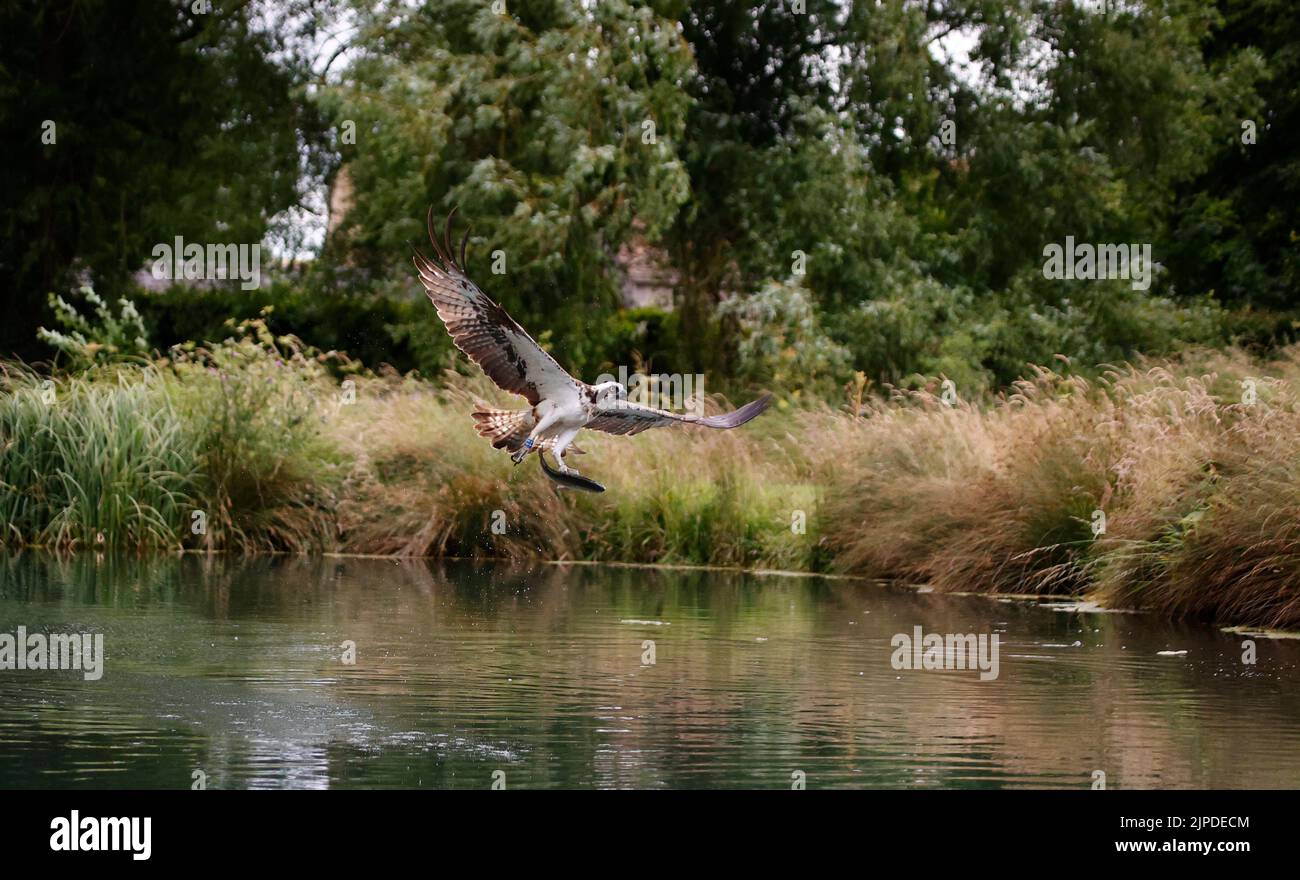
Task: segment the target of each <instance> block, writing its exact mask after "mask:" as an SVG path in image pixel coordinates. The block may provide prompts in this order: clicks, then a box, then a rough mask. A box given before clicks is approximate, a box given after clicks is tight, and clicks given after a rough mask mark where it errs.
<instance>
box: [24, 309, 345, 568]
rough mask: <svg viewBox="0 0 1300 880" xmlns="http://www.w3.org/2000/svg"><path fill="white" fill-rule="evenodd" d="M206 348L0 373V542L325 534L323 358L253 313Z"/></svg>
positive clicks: (159, 541) (328, 476) (184, 542)
mask: <svg viewBox="0 0 1300 880" xmlns="http://www.w3.org/2000/svg"><path fill="white" fill-rule="evenodd" d="M244 329H245V330H246V331H247V332H246V333H245V334H244V335H243V336H241V337H240V338H237V339H235V340H232V341H229V342H227V343H223V344H222V345H220V346H216V347H213V348H211V349H205V348H197V347H190V350H188V351H183V352H182V351H177V352H173V353H172V357H170V358H168V359H166V360H163V361H159V362H157V363H148V362H141V363H131V364H116V365H109V366H102V367H95V368H93V369H91V370H88V371H86V372H84V373H81V374H78V375H74V376H70V377H57V376H56V377H48V378H47V377H42V376H38V375H37V374H36V373H34V372H33V371H31V370H30V369H27V368H25V367H23V366H21V365H14V364H10V365H5V367H4V370H3V374H0V522H3V532H0V542H2V543H3V544H5V545H8V546H23V545H43V546H49V547H57V548H62V549H77V548H84V547H88V546H89V547H118V548H132V549H145V548H149V549H159V548H181V547H202V548H206V549H237V550H245V551H248V550H288V551H299V552H300V551H306V550H311V549H326V548H328V547H331V546H333V531H334V513H333V494H332V493H333V486H332V483H331V480H332V479H333V477H334V475H335V472H336V471H337V470H338V461H337V459H336V458H334V455H335V447H334V445H333V444H332V443H331V442H329V441H328V440H326V439H324V437H323V425H324V422H323V419H322V417H321V415H320V413H319V412H318V409H319V407H320V401H321V400H323V399H326V398H328V397H329V396H330V395H335V394H337V385H336V384H335V383H332V382H330V381H328V380H327V379H326V377H325V371H324V369H323V367H321V366H320V364H318V363H316V362H314V361H313V360H312V359H311V358H309V357H307V356H306V355H305V354H304V353H303V352H302V351H301V350H299V349H298V348H297V347H296V344H295V343H293V342H292V341H291V340H290V341H288V350H285V347H284V346H283V345H281V344H280V343H277V341H276V340H273V339H270V338H269V335H267V334H266V331H265V327H264V326H262V325H261V324H260V323H258V322H251V323H250V325H249V326H247V327H245V328H244Z"/></svg>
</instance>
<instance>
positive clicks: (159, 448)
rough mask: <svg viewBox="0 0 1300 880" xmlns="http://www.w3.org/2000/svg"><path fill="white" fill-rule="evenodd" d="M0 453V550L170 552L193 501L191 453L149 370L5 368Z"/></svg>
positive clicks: (166, 393) (158, 379)
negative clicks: (62, 375) (54, 373)
mask: <svg viewBox="0 0 1300 880" xmlns="http://www.w3.org/2000/svg"><path fill="white" fill-rule="evenodd" d="M0 449H3V455H0V522H3V523H4V532H3V534H2V535H0V542H2V543H4V544H6V545H10V546H13V545H19V546H21V545H22V544H45V545H50V546H60V547H82V548H98V547H104V546H114V547H133V548H140V547H153V548H159V547H167V546H173V547H174V546H177V545H178V544H179V539H178V535H179V533H180V528H181V524H182V522H183V521H186V519H187V517H188V513H189V510H190V509H191V507H192V505H193V504H194V502H195V485H196V483H197V481H198V479H199V474H198V467H197V449H196V447H195V444H194V438H193V435H192V434H191V433H190V431H189V430H188V428H187V425H186V423H185V421H184V419H183V418H182V416H181V414H180V412H179V411H178V410H177V408H176V406H175V403H174V400H173V398H172V394H171V391H170V389H169V387H168V385H167V383H166V382H165V381H164V380H163V377H162V376H160V375H159V374H158V373H156V372H155V371H153V370H152V369H149V368H145V369H143V370H142V371H141V372H139V373H122V374H112V373H105V374H101V375H99V376H97V377H95V378H91V377H90V376H88V375H87V376H77V377H73V378H69V379H64V380H58V379H43V378H41V377H40V376H38V375H36V374H34V373H31V372H29V371H26V370H24V369H21V368H18V367H14V366H12V365H9V366H7V367H6V370H5V373H4V375H3V380H2V387H0Z"/></svg>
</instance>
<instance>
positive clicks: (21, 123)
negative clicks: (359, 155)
mask: <svg viewBox="0 0 1300 880" xmlns="http://www.w3.org/2000/svg"><path fill="white" fill-rule="evenodd" d="M321 5H322V0H287V2H261V0H257V2H246V0H212V2H211V3H210V4H209V9H208V11H207V12H206V13H196V12H194V11H193V9H192V8H191V4H188V3H183V4H178V3H175V2H169V0H112V2H110V0H52V2H42V3H35V2H18V3H5V4H2V5H0V33H3V34H4V36H5V38H4V40H3V41H0V108H2V109H0V142H3V143H4V144H5V145H6V153H5V161H4V163H2V164H0V192H3V193H4V194H5V199H4V201H5V204H4V207H3V209H2V210H0V290H4V291H5V296H6V306H7V309H8V316H7V318H8V319H7V320H6V321H5V322H3V324H0V351H3V352H4V353H5V354H11V353H13V352H19V353H21V354H23V355H25V356H28V357H29V358H32V357H36V356H38V355H39V354H41V353H42V352H41V351H40V350H39V349H37V348H35V347H34V343H35V341H36V340H35V338H34V335H35V329H36V327H37V326H38V325H39V324H40V323H41V322H42V320H47V319H46V318H45V317H44V315H43V314H42V313H43V310H44V309H45V307H46V301H45V294H46V292H47V291H50V290H62V289H66V288H67V287H68V286H69V282H70V281H71V279H72V278H74V277H76V276H77V275H78V274H79V273H80V272H82V271H83V270H84V271H88V272H89V273H90V275H91V276H92V278H93V280H94V282H95V286H96V288H97V289H98V290H99V291H100V293H101V294H103V295H105V296H106V298H108V299H110V300H111V299H114V298H116V297H117V296H118V295H120V294H122V293H123V292H125V291H126V288H127V282H128V278H129V276H130V274H131V273H132V272H133V271H135V270H136V269H137V268H139V267H140V266H141V265H143V264H144V262H145V260H146V258H147V257H148V255H149V253H150V251H151V249H152V248H153V247H154V245H155V244H157V243H158V242H168V243H170V242H172V241H173V239H174V238H175V237H176V236H182V237H184V238H185V239H186V240H188V241H220V242H242V243H250V244H251V243H255V242H258V241H260V240H261V239H262V238H263V236H264V235H265V234H266V233H267V232H268V229H269V228H270V226H271V224H270V218H271V217H273V216H275V215H277V214H278V213H279V212H282V211H285V210H286V209H288V208H290V207H292V206H294V205H296V204H298V203H299V201H300V199H301V196H302V193H301V192H300V186H301V185H302V183H303V182H304V177H303V172H308V174H307V177H306V178H305V179H306V180H310V177H311V174H312V173H313V172H315V171H316V170H317V169H319V167H320V159H321V155H322V154H321V151H320V149H319V147H320V125H319V122H318V120H317V118H316V113H315V110H314V107H313V105H311V104H310V103H309V102H307V101H306V96H305V94H304V93H303V92H302V91H301V86H302V85H303V83H304V82H305V80H306V78H307V77H308V76H309V75H310V71H309V70H308V69H307V68H306V67H305V65H304V64H303V63H302V58H301V57H300V53H299V52H298V41H299V39H300V38H301V37H303V36H307V35H309V33H308V34H306V35H305V34H303V32H302V31H303V29H304V28H306V29H307V31H308V32H310V30H311V28H313V27H314V23H315V21H316V16H315V15H313V14H312V13H313V11H314V10H316V9H317V8H319V7H320V6H321Z"/></svg>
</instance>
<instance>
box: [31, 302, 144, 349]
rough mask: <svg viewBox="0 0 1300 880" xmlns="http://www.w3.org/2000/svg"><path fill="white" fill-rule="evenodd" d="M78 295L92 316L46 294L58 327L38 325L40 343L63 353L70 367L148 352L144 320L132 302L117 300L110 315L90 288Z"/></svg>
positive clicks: (110, 310) (106, 307)
mask: <svg viewBox="0 0 1300 880" xmlns="http://www.w3.org/2000/svg"><path fill="white" fill-rule="evenodd" d="M81 295H82V297H83V298H84V299H85V300H86V303H87V304H88V305H89V306H90V307H91V308H92V309H94V315H93V316H86V315H82V314H81V312H79V311H77V308H76V306H74V305H72V304H71V303H69V302H68V301H67V300H65V299H64V298H63V297H61V296H57V295H55V294H50V308H51V309H52V310H53V312H54V317H55V320H56V321H58V323H59V325H60V326H61V327H62V329H60V330H47V329H46V328H44V327H41V328H40V329H39V330H37V331H36V335H37V336H38V337H39V338H40V340H41V341H42V342H45V343H46V344H48V345H50V346H52V347H53V348H55V349H57V350H58V351H59V352H60V353H61V354H63V355H65V356H66V357H67V358H68V360H69V361H70V362H71V365H72V366H74V367H81V368H84V367H87V366H89V365H91V364H93V363H96V362H103V361H107V360H112V359H114V358H119V357H126V356H129V355H144V354H147V353H148V351H149V344H148V342H146V341H145V338H146V336H147V335H148V334H147V332H146V331H145V327H144V319H142V318H141V317H140V313H139V312H138V311H137V310H136V308H135V304H134V303H132V302H131V301H130V300H128V299H119V300H118V301H117V307H118V314H116V315H114V314H113V310H112V309H111V308H109V306H108V303H106V302H104V300H103V299H101V298H100V297H99V295H98V294H96V293H95V291H94V289H93V288H91V287H83V288H81Z"/></svg>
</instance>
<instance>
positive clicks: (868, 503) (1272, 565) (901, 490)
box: [822, 351, 1300, 627]
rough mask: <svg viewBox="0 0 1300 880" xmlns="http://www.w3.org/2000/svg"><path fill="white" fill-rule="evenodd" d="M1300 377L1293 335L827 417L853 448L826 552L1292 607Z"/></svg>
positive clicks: (887, 564) (982, 582)
mask: <svg viewBox="0 0 1300 880" xmlns="http://www.w3.org/2000/svg"><path fill="white" fill-rule="evenodd" d="M1243 382H1249V383H1251V384H1250V385H1249V388H1247V387H1244V386H1243ZM1297 382H1300V367H1298V366H1297V362H1296V358H1295V352H1294V351H1292V352H1289V353H1287V354H1286V356H1284V357H1283V358H1282V359H1280V360H1278V361H1276V362H1274V363H1272V364H1269V365H1267V366H1265V367H1261V366H1259V365H1256V364H1254V363H1252V362H1251V361H1250V359H1249V358H1247V357H1246V356H1245V355H1244V354H1242V353H1240V352H1236V353H1227V354H1222V353H1219V354H1215V353H1204V352H1201V353H1196V354H1194V355H1189V356H1187V357H1185V358H1184V359H1181V360H1178V361H1172V362H1165V363H1161V364H1152V363H1140V364H1138V365H1136V366H1128V367H1124V368H1122V369H1115V370H1111V371H1110V372H1108V373H1107V374H1105V375H1104V376H1103V378H1102V379H1101V380H1099V381H1098V382H1096V383H1089V382H1087V381H1084V380H1083V379H1080V378H1077V377H1066V376H1064V375H1061V374H1060V373H1057V372H1054V371H1050V370H1040V371H1038V372H1037V373H1036V374H1035V375H1034V376H1033V377H1031V378H1029V379H1027V380H1025V381H1022V382H1020V383H1018V385H1017V386H1016V388H1015V389H1014V391H1013V393H1010V394H1008V395H1006V396H1004V397H1001V398H999V399H997V400H995V401H993V402H992V403H991V404H990V405H984V406H973V405H965V404H963V405H958V406H956V407H953V408H949V407H947V406H945V405H943V404H942V402H941V401H939V400H937V399H935V398H934V397H933V396H931V395H929V394H926V393H916V394H908V395H905V396H900V397H899V398H897V399H895V400H894V401H890V402H887V403H877V404H875V405H874V406H873V407H872V408H871V410H870V412H869V414H868V417H867V418H866V419H864V420H862V421H861V423H852V424H846V423H844V422H843V421H839V420H837V421H835V422H833V423H832V424H831V425H830V426H829V427H827V428H824V429H823V430H824V433H823V442H824V444H825V445H826V446H828V447H834V448H837V449H839V450H840V455H841V456H842V457H843V458H844V459H845V460H847V461H850V462H853V464H852V465H851V466H850V467H848V468H847V469H846V470H845V472H844V473H843V474H842V477H841V478H840V479H835V480H831V481H829V482H828V484H827V485H828V498H827V502H826V505H825V506H824V508H823V511H822V513H823V518H824V522H823V528H824V529H825V531H826V534H827V541H828V543H829V547H830V550H831V551H832V554H833V556H834V558H835V564H836V566H837V567H838V568H840V569H842V570H846V571H854V572H859V573H865V574H871V575H875V576H881V577H901V578H905V579H909V580H914V581H923V582H926V583H930V584H932V585H934V586H935V587H936V588H939V589H945V590H969V591H985V592H991V591H998V592H1011V593H1021V592H1034V593H1042V592H1055V593H1064V594H1071V595H1080V594H1086V595H1091V596H1093V597H1095V598H1097V599H1099V600H1100V601H1102V602H1104V603H1106V604H1110V605H1117V606H1127V607H1140V608H1155V609H1159V610H1160V611H1162V612H1164V613H1166V614H1169V615H1172V616H1187V617H1199V618H1207V619H1216V620H1223V621H1231V622H1233V623H1240V624H1246V625H1253V626H1285V627H1295V626H1297V625H1300V600H1297V597H1296V588H1297V586H1300V555H1298V554H1300V541H1298V538H1300V534H1298V533H1297V530H1298V529H1300V525H1298V524H1300V481H1298V480H1300V458H1298V457H1297V452H1296V449H1295V445H1294V438H1295V437H1296V436H1297V435H1298V434H1300V407H1298V406H1297V399H1296V390H1295V389H1296V387H1297ZM1250 389H1253V391H1254V394H1255V397H1254V399H1250V395H1249V393H1248V392H1249V390H1250ZM1098 512H1099V513H1098ZM1103 517H1104V519H1103ZM1103 524H1104V531H1103V530H1102V526H1103ZM1094 525H1095V526H1096V528H1094Z"/></svg>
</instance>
